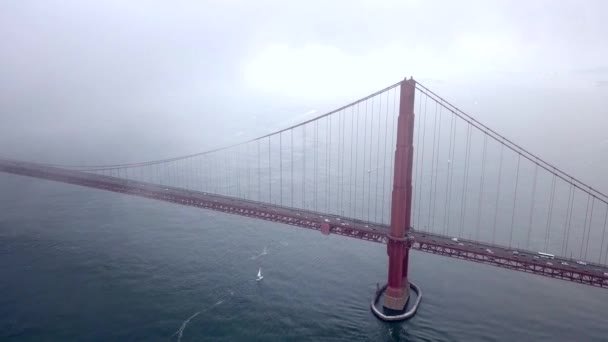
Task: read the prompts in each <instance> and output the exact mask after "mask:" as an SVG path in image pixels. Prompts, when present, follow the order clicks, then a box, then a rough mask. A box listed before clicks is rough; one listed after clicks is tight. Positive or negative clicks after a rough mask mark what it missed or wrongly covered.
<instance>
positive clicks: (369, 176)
mask: <svg viewBox="0 0 608 342" xmlns="http://www.w3.org/2000/svg"><path fill="white" fill-rule="evenodd" d="M371 100H372V113H371V117H370V120H369V166H368V167H367V222H371V217H370V209H371V203H370V202H371V200H372V172H371V171H372V147H373V141H374V136H373V135H374V98H372V99H371Z"/></svg>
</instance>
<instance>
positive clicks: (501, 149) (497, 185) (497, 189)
mask: <svg viewBox="0 0 608 342" xmlns="http://www.w3.org/2000/svg"><path fill="white" fill-rule="evenodd" d="M504 148H505V145H502V144H501V145H500V161H499V162H498V181H497V182H496V204H495V205H494V227H493V228H492V243H495V242H496V222H497V221H496V219H497V218H498V203H499V201H500V181H501V177H502V159H503V152H504Z"/></svg>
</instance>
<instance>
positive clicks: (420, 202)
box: [416, 96, 429, 226]
mask: <svg viewBox="0 0 608 342" xmlns="http://www.w3.org/2000/svg"><path fill="white" fill-rule="evenodd" d="M428 99H429V97H428V96H426V97H425V98H424V125H423V126H422V145H421V146H420V151H419V152H418V154H420V172H419V177H417V178H418V181H419V182H420V185H419V186H418V197H417V200H416V202H417V204H418V214H417V215H418V218H417V219H416V221H417V222H418V225H419V226H420V210H422V179H423V178H424V140H425V137H426V117H427V115H426V114H427V111H426V108H427V103H428ZM418 134H420V133H418ZM416 147H418V146H416Z"/></svg>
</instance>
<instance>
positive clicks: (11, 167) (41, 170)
mask: <svg viewBox="0 0 608 342" xmlns="http://www.w3.org/2000/svg"><path fill="white" fill-rule="evenodd" d="M0 172H6V173H11V174H16V175H22V176H29V177H34V178H40V179H47V180H53V181H58V182H63V183H68V184H75V185H80V186H85V187H89V188H95V189H102V190H107V191H112V192H117V193H124V194H129V195H135V196H140V197H146V198H151V199H155V200H161V201H166V202H172V203H177V204H180V205H188V206H194V207H199V208H205V209H210V210H216V211H221V212H225V213H229V214H236V215H241V216H247V217H253V218H257V219H262V220H267V221H273V222H279V223H284V224H288V225H293V226H298V227H303V228H308V229H313V230H318V231H320V232H322V233H324V234H338V235H342V236H347V237H351V238H357V239H362V240H367V241H373V242H378V243H387V242H388V240H389V227H388V226H386V225H378V224H373V223H370V222H365V221H360V220H354V219H349V218H344V217H339V216H335V215H327V214H323V213H317V212H312V211H307V210H302V209H294V208H288V207H284V206H280V205H276V204H267V203H260V202H255V201H250V200H244V199H238V198H233V197H227V196H221V195H215V194H211V193H206V192H200V191H194V190H186V189H181V188H174V187H169V186H166V185H159V184H151V183H145V182H140V181H134V180H127V179H122V178H116V177H110V176H102V175H98V174H94V173H87V172H82V171H74V170H67V169H62V168H56V167H49V166H42V165H39V164H34V163H26V162H20V161H12V160H2V159H0ZM408 241H409V244H410V246H411V248H413V249H417V250H421V251H424V252H428V253H434V254H438V255H443V256H448V257H452V258H458V259H464V260H469V261H474V262H479V263H484V264H489V265H493V266H498V267H503V268H507V269H511V270H517V271H523V272H528V273H533V274H538V275H542V276H547V277H552V278H558V279H563V280H568V281H573V282H577V283H581V284H586V285H592V286H597V287H604V288H608V267H607V266H604V265H599V264H593V263H586V264H580V263H577V261H576V260H571V259H566V258H560V257H555V258H554V259H547V258H542V257H540V255H539V254H538V253H537V252H533V251H526V250H517V251H514V250H513V249H511V248H507V247H504V246H497V245H491V244H487V243H482V242H476V241H469V240H462V239H457V241H456V240H455V239H453V238H451V237H448V236H442V235H438V234H432V233H428V232H422V231H417V230H414V229H412V230H411V231H410V235H409V236H408Z"/></svg>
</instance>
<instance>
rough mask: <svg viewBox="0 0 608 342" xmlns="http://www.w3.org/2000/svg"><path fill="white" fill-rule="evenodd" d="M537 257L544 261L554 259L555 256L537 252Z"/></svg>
mask: <svg viewBox="0 0 608 342" xmlns="http://www.w3.org/2000/svg"><path fill="white" fill-rule="evenodd" d="M538 255H539V256H540V257H541V258H546V259H555V255H553V254H549V253H544V252H538Z"/></svg>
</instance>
